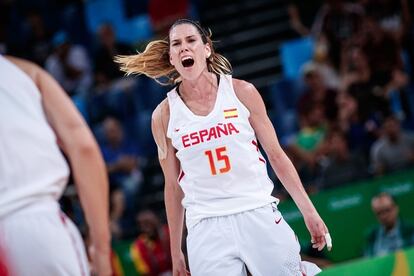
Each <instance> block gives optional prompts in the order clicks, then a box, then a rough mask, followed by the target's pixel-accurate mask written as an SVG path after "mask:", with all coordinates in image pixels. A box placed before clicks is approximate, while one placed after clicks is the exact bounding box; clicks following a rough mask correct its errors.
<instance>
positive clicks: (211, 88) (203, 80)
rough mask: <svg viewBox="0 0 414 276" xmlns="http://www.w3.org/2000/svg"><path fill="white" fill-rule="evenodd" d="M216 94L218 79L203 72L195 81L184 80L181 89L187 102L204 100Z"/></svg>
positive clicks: (211, 74)
mask: <svg viewBox="0 0 414 276" xmlns="http://www.w3.org/2000/svg"><path fill="white" fill-rule="evenodd" d="M216 93H217V78H216V76H215V75H214V74H213V73H210V72H203V73H202V74H200V76H199V77H198V78H197V79H195V80H183V82H182V84H181V87H180V94H181V96H182V97H183V98H184V99H187V100H196V99H204V98H206V97H207V98H208V97H211V96H212V95H215V94H216Z"/></svg>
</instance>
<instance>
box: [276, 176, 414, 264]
mask: <svg viewBox="0 0 414 276" xmlns="http://www.w3.org/2000/svg"><path fill="white" fill-rule="evenodd" d="M383 191H385V192H388V193H390V194H391V195H393V196H394V197H395V199H396V202H397V204H398V205H399V206H400V217H401V218H402V219H404V220H406V221H408V222H411V223H413V222H414V212H412V210H413V200H414V170H408V171H403V172H398V173H394V174H390V175H387V176H384V177H381V178H376V179H372V180H369V181H364V182H358V183H354V184H351V185H347V186H346V187H341V188H337V189H334V190H330V191H323V192H321V193H319V194H316V195H314V196H311V200H312V202H313V203H314V205H315V207H316V208H317V209H318V211H319V213H320V215H321V216H322V218H323V219H324V221H325V223H326V225H327V226H328V228H329V232H330V233H331V236H332V240H333V249H332V251H331V252H328V253H327V254H326V255H327V257H328V258H329V259H330V260H331V261H333V262H341V261H346V260H350V259H353V258H357V257H360V256H361V255H362V253H363V248H364V244H365V240H364V239H365V235H366V233H367V231H368V229H370V228H371V227H372V226H374V225H376V224H377V221H376V219H375V216H374V214H373V213H372V211H371V198H372V197H373V196H374V195H376V194H377V193H379V192H383ZM279 209H280V210H281V212H282V214H283V216H284V218H285V220H286V221H287V222H288V223H289V224H290V226H291V227H292V228H293V230H294V231H295V233H296V234H297V235H298V238H299V241H300V243H301V245H302V247H305V246H306V245H307V244H309V241H310V236H309V233H308V231H307V229H306V226H305V224H304V222H303V218H302V215H301V213H300V212H299V210H298V209H297V207H296V205H295V204H294V202H293V201H286V202H282V203H280V204H279Z"/></svg>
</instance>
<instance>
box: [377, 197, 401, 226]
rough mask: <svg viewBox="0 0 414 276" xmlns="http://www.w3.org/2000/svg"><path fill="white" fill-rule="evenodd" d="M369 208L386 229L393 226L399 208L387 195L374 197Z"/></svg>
mask: <svg viewBox="0 0 414 276" xmlns="http://www.w3.org/2000/svg"><path fill="white" fill-rule="evenodd" d="M371 208H372V211H373V212H374V214H375V216H376V217H377V219H378V222H379V223H380V224H381V225H383V226H384V228H385V230H386V231H390V230H392V229H393V228H394V227H395V224H396V223H397V219H398V211H399V209H398V206H397V205H395V203H394V201H393V200H392V198H391V197H390V196H389V195H387V194H381V195H379V196H377V197H374V198H373V199H372V201H371Z"/></svg>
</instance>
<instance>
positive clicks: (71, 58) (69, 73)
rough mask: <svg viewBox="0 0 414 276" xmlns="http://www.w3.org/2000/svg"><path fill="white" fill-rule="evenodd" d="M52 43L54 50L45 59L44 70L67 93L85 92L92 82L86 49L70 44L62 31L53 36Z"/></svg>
mask: <svg viewBox="0 0 414 276" xmlns="http://www.w3.org/2000/svg"><path fill="white" fill-rule="evenodd" d="M52 43H53V46H54V50H53V53H52V54H51V55H50V56H49V57H48V58H47V59H46V62H45V68H46V70H47V71H48V72H49V73H50V74H51V75H52V76H53V77H54V78H55V79H56V80H57V81H58V82H59V83H60V85H62V86H63V88H64V89H65V90H66V92H68V94H69V95H74V94H78V93H86V92H87V91H88V89H89V88H90V87H91V84H92V71H91V70H92V68H91V66H90V60H89V56H88V54H87V52H86V50H85V49H84V48H83V47H82V46H80V45H74V44H72V43H71V42H70V39H69V37H68V35H67V34H66V33H65V32H62V31H61V32H58V33H57V34H56V35H55V36H54V37H53V40H52Z"/></svg>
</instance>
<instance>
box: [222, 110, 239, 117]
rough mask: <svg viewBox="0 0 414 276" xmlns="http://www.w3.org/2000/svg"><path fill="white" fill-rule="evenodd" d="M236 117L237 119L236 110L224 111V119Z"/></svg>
mask: <svg viewBox="0 0 414 276" xmlns="http://www.w3.org/2000/svg"><path fill="white" fill-rule="evenodd" d="M237 117H239V114H238V112H237V108H231V109H225V110H224V119H230V118H237Z"/></svg>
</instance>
